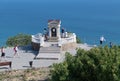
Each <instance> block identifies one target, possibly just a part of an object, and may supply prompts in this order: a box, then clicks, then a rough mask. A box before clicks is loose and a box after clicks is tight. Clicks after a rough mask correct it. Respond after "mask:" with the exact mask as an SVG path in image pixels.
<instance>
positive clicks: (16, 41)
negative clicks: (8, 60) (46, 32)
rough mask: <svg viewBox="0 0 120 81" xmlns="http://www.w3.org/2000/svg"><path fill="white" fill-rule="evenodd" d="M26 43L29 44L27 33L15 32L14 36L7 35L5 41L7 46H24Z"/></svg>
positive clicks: (29, 36) (29, 39)
mask: <svg viewBox="0 0 120 81" xmlns="http://www.w3.org/2000/svg"><path fill="white" fill-rule="evenodd" d="M28 44H31V35H27V34H17V35H16V36H13V37H9V38H8V39H7V42H6V45H7V46H15V45H19V46H24V45H28Z"/></svg>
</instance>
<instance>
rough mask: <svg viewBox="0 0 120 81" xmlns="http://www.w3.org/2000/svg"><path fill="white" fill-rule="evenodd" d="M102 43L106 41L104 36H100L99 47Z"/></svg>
mask: <svg viewBox="0 0 120 81" xmlns="http://www.w3.org/2000/svg"><path fill="white" fill-rule="evenodd" d="M104 41H106V40H105V38H104V36H101V37H100V45H102V44H103V42H104Z"/></svg>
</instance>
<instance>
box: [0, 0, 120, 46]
mask: <svg viewBox="0 0 120 81" xmlns="http://www.w3.org/2000/svg"><path fill="white" fill-rule="evenodd" d="M51 19H59V20H61V27H63V28H65V29H66V31H68V32H73V33H76V35H77V37H79V38H80V39H81V40H82V41H83V42H84V43H87V44H91V45H98V44H99V39H100V36H104V38H105V39H106V41H105V44H109V42H113V43H114V44H120V0H0V46H2V45H5V44H6V40H7V39H8V38H9V37H11V36H15V35H17V34H19V33H23V34H30V35H33V34H37V33H43V29H44V28H47V25H48V24H47V23H48V20H51Z"/></svg>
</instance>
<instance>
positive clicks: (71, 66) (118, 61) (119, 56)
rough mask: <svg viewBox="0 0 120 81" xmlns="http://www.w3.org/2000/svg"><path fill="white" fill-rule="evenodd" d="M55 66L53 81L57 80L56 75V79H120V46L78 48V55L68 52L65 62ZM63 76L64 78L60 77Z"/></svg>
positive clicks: (100, 80) (79, 80) (63, 80)
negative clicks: (87, 49)
mask: <svg viewBox="0 0 120 81" xmlns="http://www.w3.org/2000/svg"><path fill="white" fill-rule="evenodd" d="M58 66H59V67H58ZM63 67H65V70H64V71H63V70H62V68H63ZM53 68H54V70H52V72H51V75H52V77H51V80H52V81H55V80H56V78H55V77H57V79H58V80H56V81H120V48H119V47H118V46H114V47H112V48H109V47H107V46H105V47H97V48H93V49H91V50H89V51H85V50H83V49H78V51H77V54H76V56H72V55H71V54H70V53H66V59H65V61H64V62H63V64H61V63H60V64H56V66H53ZM62 72H63V73H62ZM61 73H62V74H61ZM53 76H54V77H53ZM61 77H64V79H62V80H61V79H59V78H61Z"/></svg>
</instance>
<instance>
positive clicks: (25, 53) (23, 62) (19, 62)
mask: <svg viewBox="0 0 120 81" xmlns="http://www.w3.org/2000/svg"><path fill="white" fill-rule="evenodd" d="M78 47H80V48H83V49H88V50H89V49H90V48H91V47H90V46H87V45H84V44H79V45H78ZM26 49H28V48H24V49H19V51H18V53H19V56H16V57H13V54H14V51H13V48H12V47H7V48H6V49H5V53H6V59H1V61H5V60H6V61H12V70H17V69H28V68H30V65H29V61H33V67H35V68H38V67H48V66H50V65H52V64H53V63H59V62H62V61H63V58H62V59H60V60H50V59H34V57H35V55H36V53H37V52H35V51H31V50H30V48H29V49H28V50H26ZM68 52H70V53H72V54H76V50H75V49H73V50H69V51H68ZM63 55H64V52H63ZM8 68H9V66H0V71H5V70H8Z"/></svg>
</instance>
